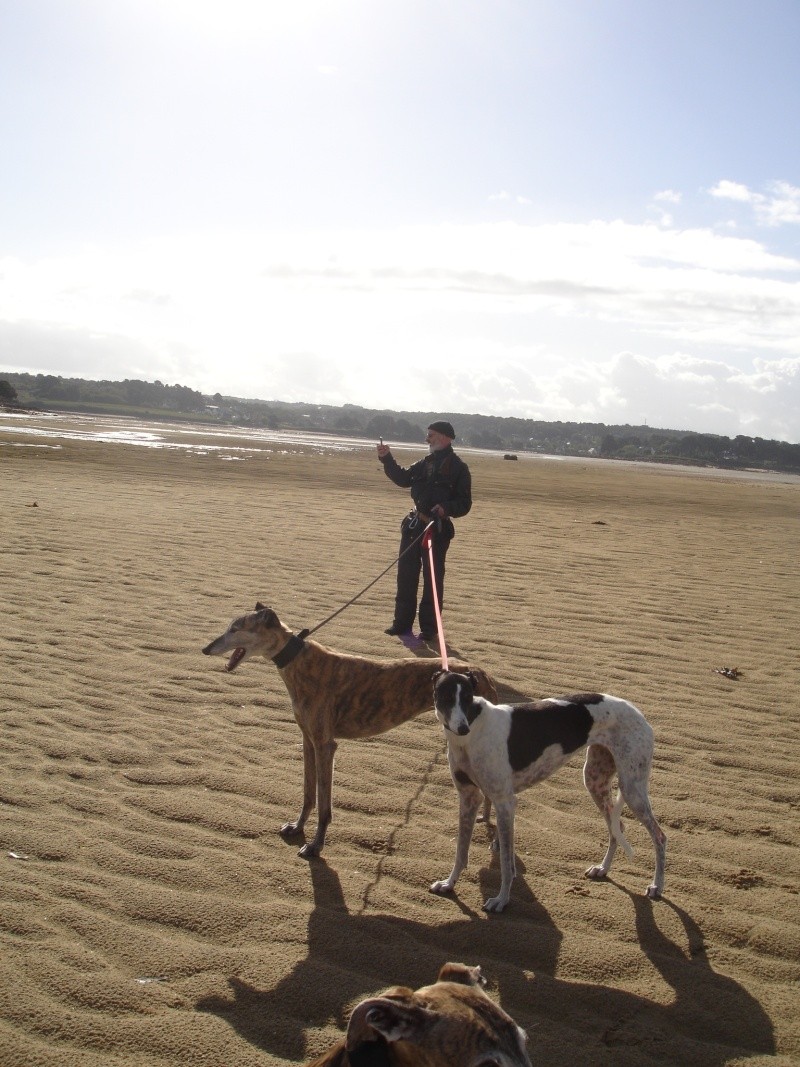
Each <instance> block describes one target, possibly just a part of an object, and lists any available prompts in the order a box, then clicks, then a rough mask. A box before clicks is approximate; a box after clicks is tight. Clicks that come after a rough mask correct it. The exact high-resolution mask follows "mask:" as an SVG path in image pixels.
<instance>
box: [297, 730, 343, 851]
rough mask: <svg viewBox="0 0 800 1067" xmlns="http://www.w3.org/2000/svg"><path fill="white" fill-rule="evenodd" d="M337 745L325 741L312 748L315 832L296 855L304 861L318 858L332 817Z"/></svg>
mask: <svg viewBox="0 0 800 1067" xmlns="http://www.w3.org/2000/svg"><path fill="white" fill-rule="evenodd" d="M337 748H338V745H337V744H336V742H335V741H325V742H323V743H322V744H317V745H315V747H314V753H315V755H316V761H317V832H316V833H315V834H314V837H313V840H311V841H308V842H307V843H306V844H305V845H303V847H302V848H301V849H300V851H299V852H298V853H297V855H298V856H301V857H302V858H303V859H304V860H307V859H311V858H312V857H313V856H318V855H319V854H320V852H321V851H322V848H323V846H324V844H325V835H326V834H327V832H328V827H329V826H330V822H331V818H332V817H333V816H332V806H333V805H332V795H333V757H334V756H335V755H336V749H337Z"/></svg>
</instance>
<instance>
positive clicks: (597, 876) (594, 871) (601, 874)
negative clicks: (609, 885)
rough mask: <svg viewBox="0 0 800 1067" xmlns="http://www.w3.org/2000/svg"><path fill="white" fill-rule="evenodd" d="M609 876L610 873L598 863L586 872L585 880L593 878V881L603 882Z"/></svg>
mask: <svg viewBox="0 0 800 1067" xmlns="http://www.w3.org/2000/svg"><path fill="white" fill-rule="evenodd" d="M607 874H608V871H606V870H604V869H603V868H602V867H601V866H600V865H599V864H597V863H596V864H595V865H594V866H593V867H589V868H588V869H587V870H586V871H585V872H584V878H591V879H592V881H595V882H602V880H603V879H604V878H605V877H606V875H607Z"/></svg>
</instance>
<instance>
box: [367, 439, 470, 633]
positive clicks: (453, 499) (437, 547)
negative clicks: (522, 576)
mask: <svg viewBox="0 0 800 1067" xmlns="http://www.w3.org/2000/svg"><path fill="white" fill-rule="evenodd" d="M455 436H456V434H455V430H454V429H453V427H452V425H451V424H450V423H449V422H432V423H431V424H430V426H429V427H428V432H427V434H426V436H425V440H426V441H427V443H428V450H429V451H428V455H427V456H425V458H424V459H421V460H419V461H418V462H417V463H414V464H413V465H412V466H411V467H401V466H400V465H399V464H398V462H397V460H396V459H395V458H394V456H393V455H392V453H391V450H390V449H389V446H388V445H385V444H384V443H383V441H381V443H380V444H379V445H378V459H379V460H380V461H381V463H382V464H383V469H384V472H385V474H386V476H387V478H390V479H391V480H392V481H393V482H394V484H395V485H399V486H400V487H401V488H402V489H410V490H411V498H412V500H413V501H414V508H413V510H412V511H410V512H409V513H408V515H406V517H405V518H404V519H403V521H402V523H401V525H400V531H401V532H400V558H399V560H398V563H397V597H396V599H395V605H394V620H393V622H392V625H391V626H390V627H389V628H388V629H387V630H386V633H387V634H389V635H390V636H399V635H402V634H410V633H411V627H412V626H413V624H414V617H415V616H416V615H417V590H418V588H419V573H420V569H421V570H422V575H423V580H422V599H421V600H420V602H419V626H420V631H421V634H420V636H421V637H422V638H423V639H424V640H425V641H430V640H431V639H432V638H434V637H435V636H436V612H435V609H434V604H433V590H432V588H431V575H430V563H429V560H428V552H427V549H425V550H424V551H423V547H422V532H423V530H424V529H425V527H426V526H427V525H428V523H429V522H430V521H431V519H435V520H436V525H435V526H433V527H432V528H431V533H432V535H433V541H432V544H433V566H434V570H435V572H436V593H437V596H438V599H439V607H440V608H441V607H442V606H443V604H444V560H445V556H446V555H447V550H448V548H449V547H450V542H451V541H452V539H453V537H455V530H454V528H453V521H452V520H453V519H457V518H460V517H461V516H462V515H466V514H467V512H468V511H469V510H470V508H471V507H472V477H471V475H470V472H469V467H468V466H467V465H466V463H465V462H464V461H463V459H461V458H460V457H459V456H457V455H456V454H455V452H454V451H453V441H454V440H455ZM415 542H416V543H415ZM412 546H413V547H412Z"/></svg>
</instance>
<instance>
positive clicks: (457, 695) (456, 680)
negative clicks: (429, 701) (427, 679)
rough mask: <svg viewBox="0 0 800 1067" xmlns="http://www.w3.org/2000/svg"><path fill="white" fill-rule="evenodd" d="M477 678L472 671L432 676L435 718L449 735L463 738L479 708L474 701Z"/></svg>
mask: <svg viewBox="0 0 800 1067" xmlns="http://www.w3.org/2000/svg"><path fill="white" fill-rule="evenodd" d="M477 687H478V677H477V675H476V674H474V673H473V672H472V671H468V672H467V673H466V674H458V673H457V672H455V671H437V672H436V674H434V676H433V703H434V707H435V708H436V718H437V719H438V720H439V722H440V723H441V724H442V726H443V727H444V728H445V730H449V731H450V733H451V734H457V735H458V736H459V737H465V736H466V735H467V734H468V733H469V730H470V727H471V726H472V724H473V722H474V721H475V719H476V718H477V717H478V715H480V712H481V706H480V704H478V703H476V701H475V690H476V689H477Z"/></svg>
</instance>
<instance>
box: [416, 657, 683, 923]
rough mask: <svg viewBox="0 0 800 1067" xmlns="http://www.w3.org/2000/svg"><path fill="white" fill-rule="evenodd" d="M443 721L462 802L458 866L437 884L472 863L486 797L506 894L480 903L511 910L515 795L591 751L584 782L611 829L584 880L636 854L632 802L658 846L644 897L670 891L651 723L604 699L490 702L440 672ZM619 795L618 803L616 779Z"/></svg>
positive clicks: (442, 886)
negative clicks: (626, 827)
mask: <svg viewBox="0 0 800 1067" xmlns="http://www.w3.org/2000/svg"><path fill="white" fill-rule="evenodd" d="M434 704H435V707H436V717H437V718H438V720H439V722H440V723H441V724H442V726H443V727H444V731H445V736H446V738H447V758H448V762H449V764H450V773H451V775H452V777H453V782H454V784H455V787H456V789H457V791H458V796H459V829H458V843H457V847H456V859H455V865H454V867H453V870H452V871H451V872H450V875H449V876H448V877H447V878H445V879H443V880H441V881H439V882H434V883H433V885H432V886H431V892H433V893H449V892H451V891H452V889H453V887H454V886H455V884H456V880H457V879H458V876H459V875H460V874H461V872H462V871H463V870H464V868H465V867H466V865H467V860H468V857H469V846H470V840H471V838H472V831H473V827H474V825H475V818H476V815H477V812H478V807H479V805H480V800H481V792H483V794H484V795H485V796H486V797H487V798H488V799H489V800H491V801H492V803H493V804H494V805H495V808H496V812H497V840H498V842H499V848H500V867H501V873H502V881H501V885H500V892H499V894H498V895H497V896H496V897H490V898H489V899H488V900H487V901H486V903H485V904H484V905H483V907H484V910H485V911H502V910H503V908H505V906H506V904H508V899H509V895H510V893H511V883H512V882H513V880H514V877H515V874H516V871H515V865H514V811H515V808H516V797H515V794H516V793H519V792H520V791H521V790H523V789H527V788H528V787H529V786H532V785H535V784H536V782H541V781H542V779H544V778H547V777H548V776H549V775H551V774H552V773H553V772H554V771H557V770H558V768H559V767H561V766H563V765H564V763H566V762H567V760H568V759H569V757H570V756H571V755H572V753H573V752H576V751H577V750H578V749H581V748H584V747H586V749H587V751H586V763H585V765H584V768H583V780H584V783H585V785H586V788H587V789H588V791H589V794H590V796H591V797H592V799H593V800H594V802H595V804H596V805H597V807H598V808H599V809H600V811H601V812H602V813H603V817H604V819H605V821H606V825H607V826H608V834H609V841H608V851H607V852H606V854H605V857H604V858H603V860H602V862H601V863H600V864H597V865H595V866H592V867H590V868H589V869H588V870H587V871H586V877H587V878H598V879H599V878H605V877H606V875H607V874H608V872H609V869H610V867H611V864H612V862H613V859H614V855H615V853H616V851H617V846H618V845H622V848H623V849H624V851H625V853H626V854H627V855H628V856H631V855H632V850H631V847H630V845H629V844H628V842H627V841H626V840H625V836H624V834H623V828H622V823H621V821H620V812H621V811H622V807H623V805H624V804H626V803H627V805H628V807H629V808H630V810H631V811H632V812H633V814H634V815H635V816H636V818H637V819H638V820H639V822H641V823H642V825H643V826H644V827H645V828H646V829H647V831H648V833H649V834H650V837H651V838H652V839H653V845H654V846H655V852H656V866H655V874H654V876H653V882H652V884H651V885H650V886H648V888H647V896H648V897H651V898H652V899H657V898H658V897H660V896H661V893H662V892H663V889H664V864H665V858H666V843H667V839H666V836H665V835H664V832H663V831H662V829H661V827H660V826H659V825H658V823H657V822H656V820H655V818H654V817H653V812H652V810H651V808H650V798H649V796H648V782H649V778H650V769H651V766H652V762H653V731H652V729H651V727H650V724H649V723H648V722H647V720H646V719H645V717H644V716H643V715H642V713H641V712H640V711H639V709H638V708H636V707H634V706H633V704H629V703H628V702H627V701H626V700H620V699H619V698H618V697H613V696H607V695H605V694H602V693H581V694H577V695H575V696H567V697H561V698H555V697H551V698H548V699H546V700H539V701H536V702H534V703H530V704H500V705H496V704H492V703H490V701H488V700H486V699H485V698H484V697H482V696H480V695H476V692H475V683H474V680H473V679H472V677H471V675H470V674H469V673H466V674H465V673H459V672H453V671H440V672H438V673H437V675H436V677H435V680H434ZM615 773H616V775H617V777H618V780H619V794H618V796H617V798H616V801H613V800H612V796H611V785H612V781H613V778H614V775H615Z"/></svg>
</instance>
